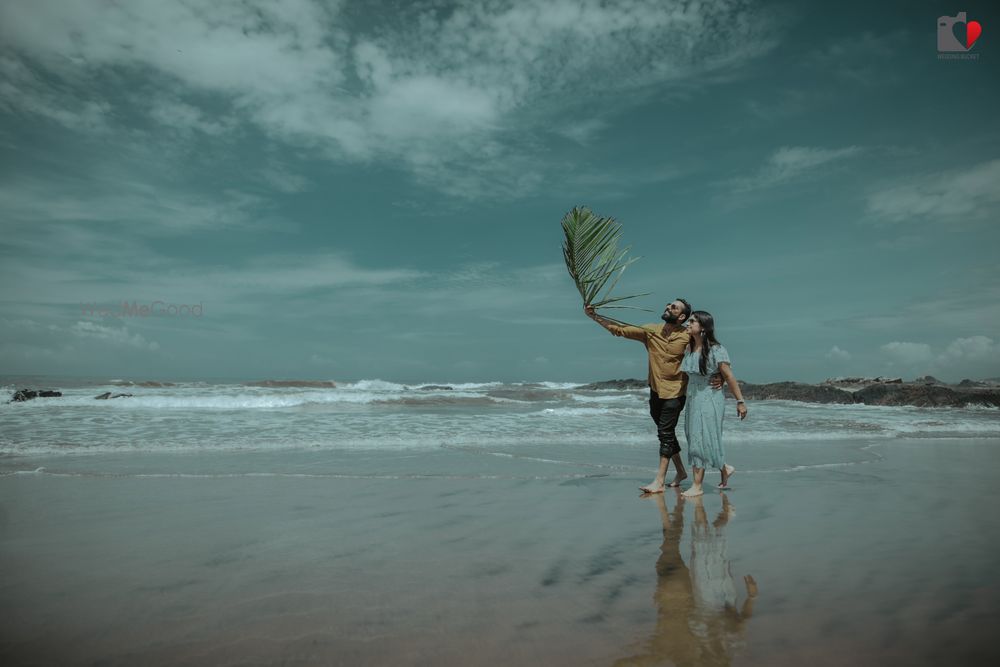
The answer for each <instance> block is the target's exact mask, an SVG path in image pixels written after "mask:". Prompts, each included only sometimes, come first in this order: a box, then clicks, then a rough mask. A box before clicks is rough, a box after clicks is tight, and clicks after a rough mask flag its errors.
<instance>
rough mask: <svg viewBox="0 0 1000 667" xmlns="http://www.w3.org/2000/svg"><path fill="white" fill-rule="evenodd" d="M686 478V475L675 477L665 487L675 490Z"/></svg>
mask: <svg viewBox="0 0 1000 667" xmlns="http://www.w3.org/2000/svg"><path fill="white" fill-rule="evenodd" d="M687 478H688V476H687V475H686V474H684V475H677V476H676V477H674V481H672V482H670V484H667V486H669V487H670V488H671V489H676V488H677V487H678V486H680V485H681V482H683V481H684V480H686V479H687Z"/></svg>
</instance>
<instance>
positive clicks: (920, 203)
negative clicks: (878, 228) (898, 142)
mask: <svg viewBox="0 0 1000 667" xmlns="http://www.w3.org/2000/svg"><path fill="white" fill-rule="evenodd" d="M997 183H1000V159H998V160H990V161H987V162H981V163H979V164H976V165H972V166H971V167H967V168H963V169H952V170H948V171H940V172H936V173H933V174H929V175H925V176H920V177H908V178H907V179H906V182H905V183H903V184H901V185H895V186H891V187H888V188H885V189H882V190H879V191H877V192H874V193H872V194H871V195H870V196H869V197H868V212H869V213H870V214H871V215H873V216H874V217H875V218H876V219H879V220H884V221H888V222H902V221H904V220H933V221H935V222H956V223H957V222H964V221H967V220H987V219H990V220H992V219H995V216H996V213H997V204H998V203H1000V188H998V187H997Z"/></svg>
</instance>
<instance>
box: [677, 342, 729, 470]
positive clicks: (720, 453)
mask: <svg viewBox="0 0 1000 667" xmlns="http://www.w3.org/2000/svg"><path fill="white" fill-rule="evenodd" d="M700 358H701V351H700V350H699V351H698V352H691V351H690V350H688V351H686V352H685V353H684V359H683V361H681V370H682V371H684V372H685V373H687V376H688V384H687V401H686V402H685V404H684V431H685V433H686V434H687V444H688V449H687V451H688V464H689V465H691V466H695V467H698V468H712V469H716V470H721V469H722V467H723V466H724V465H726V450H725V449H724V448H723V446H722V416H723V414H724V413H725V407H726V399H725V396H724V395H723V392H722V391H721V390H717V389H712V387H711V386H710V385H709V384H708V379H709V378H710V377H711V376H712V375H714V374H715V373H717V372H718V370H719V364H720V363H729V352H727V351H726V348H724V347H722V346H721V345H713V346H712V347H711V348H710V349H709V352H708V363H707V364H706V368H705V374H704V375H702V374H701V370H700V369H699V368H698V361H699V359H700Z"/></svg>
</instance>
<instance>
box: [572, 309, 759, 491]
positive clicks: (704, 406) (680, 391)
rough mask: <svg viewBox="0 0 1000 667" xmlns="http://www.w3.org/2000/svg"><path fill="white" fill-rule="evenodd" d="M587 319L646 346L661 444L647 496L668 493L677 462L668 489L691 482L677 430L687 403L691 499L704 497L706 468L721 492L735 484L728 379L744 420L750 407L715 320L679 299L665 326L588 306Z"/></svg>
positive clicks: (652, 409)
mask: <svg viewBox="0 0 1000 667" xmlns="http://www.w3.org/2000/svg"><path fill="white" fill-rule="evenodd" d="M584 312H586V313H587V316H588V317H590V318H591V319H593V320H594V321H595V322H597V323H598V324H600V325H601V326H602V327H604V328H605V329H607V330H608V331H610V332H611V333H612V334H614V335H615V336H622V337H624V338H631V339H632V340H637V341H640V342H642V343H643V344H644V345H645V346H646V351H647V352H648V353H649V414H650V416H651V417H652V418H653V421H654V422H656V433H657V437H658V438H659V441H660V467H659V469H658V470H657V472H656V479H654V480H653V482H652V483H651V484H648V485H646V486H641V487H639V488H640V489H641V490H642V491H644V492H646V493H662V492H663V488H664V480H665V478H666V474H667V468H668V467H669V466H670V462H671V461H673V462H674V468H675V469H676V471H677V474H676V475H675V476H674V479H673V481H672V482H670V484H667V486H670V487H678V486H680V484H681V482H682V481H683V480H685V479H687V476H688V475H687V471H685V469H684V463H683V462H682V461H681V454H680V452H681V447H680V443H679V442H678V441H677V434H676V432H675V430H676V427H677V422H678V420H679V419H680V415H681V410H683V409H684V406H685V403H686V404H687V410H685V411H684V430H685V433H686V434H687V441H688V442H687V444H688V463H689V464H690V465H691V467H692V468H693V469H694V484H693V485H692V486H691V488H690V489H688V490H687V491H685V492H684V495H685V496H688V497H692V496H700V495H701V494H702V493H703V491H702V488H701V487H702V481H703V480H704V478H705V470H706V468H709V467H711V468H716V469H718V470H719V473H720V474H721V476H722V481H721V483H720V484H719V488H721V489H725V488H727V487H728V485H729V476H730V475H732V474H733V472H734V471H735V468H733V466H731V465H728V464H727V463H726V452H725V449H724V448H723V446H722V417H723V413H724V408H725V398H724V396H723V394H722V392H721V391H718V390H719V389H721V388H722V384H723V381H725V383H726V384H727V385H728V387H729V391H730V392H731V393H732V394H733V396H735V397H736V399H737V401H736V412H737V414H738V415H739V418H740V419H744V418H745V417H746V416H747V408H746V403H745V402H744V401H743V394H742V392H741V391H740V386H739V384H738V383H737V381H736V377H735V376H734V375H733V372H732V370H731V368H730V361H729V353H728V352H727V351H726V348H724V347H723V346H722V345H720V344H719V341H718V340H716V338H715V320H714V319H713V318H712V316H711V315H710V314H709V313H707V312H705V311H703V310H697V311H694V312H691V304H689V303H688V302H687V301H685V300H684V299H675V300H674V301H673V302H671V303H669V304H667V307H666V308H665V309H664V311H663V316H662V318H661V319H663V322H664V324H663V325H662V326H660V325H656V324H652V325H645V326H642V327H636V326H631V325H621V324H616V323H614V322H612V321H610V320H608V319H606V318H603V317H601V316H600V315H598V314H597V313H596V312H595V311H594V308H593V307H591V306H589V305H587V306H584Z"/></svg>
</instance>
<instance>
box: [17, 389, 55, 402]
mask: <svg viewBox="0 0 1000 667" xmlns="http://www.w3.org/2000/svg"><path fill="white" fill-rule="evenodd" d="M59 396H62V392H61V391H50V390H48V389H42V390H41V391H38V390H35V389H19V390H18V391H15V392H14V395H13V396H11V398H10V400H9V401H7V402H8V403H21V402H23V401H30V400H31V399H33V398H55V397H59Z"/></svg>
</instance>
